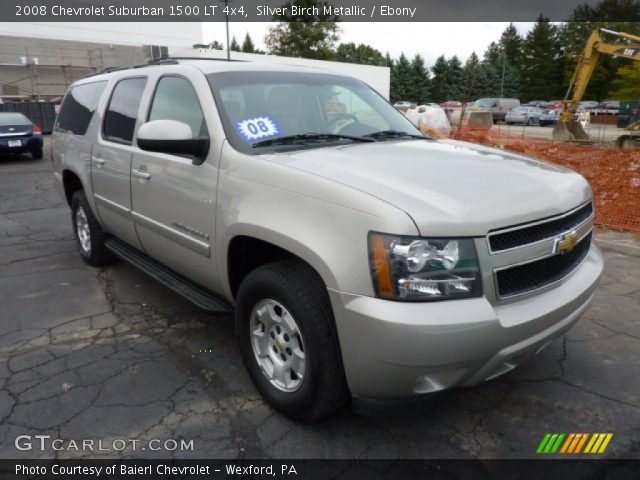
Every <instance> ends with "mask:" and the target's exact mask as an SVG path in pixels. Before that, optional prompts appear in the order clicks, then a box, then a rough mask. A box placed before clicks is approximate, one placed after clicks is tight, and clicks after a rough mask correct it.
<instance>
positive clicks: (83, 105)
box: [55, 81, 107, 135]
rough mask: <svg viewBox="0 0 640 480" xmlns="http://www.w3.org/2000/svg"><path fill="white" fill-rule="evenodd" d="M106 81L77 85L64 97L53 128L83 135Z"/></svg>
mask: <svg viewBox="0 0 640 480" xmlns="http://www.w3.org/2000/svg"><path fill="white" fill-rule="evenodd" d="M106 86H107V82H106V81H103V82H93V83H85V84H84V85H78V86H76V87H73V88H72V89H71V90H69V93H67V95H66V96H65V97H64V101H63V102H62V107H61V109H60V114H59V115H58V120H57V122H56V127H55V129H56V130H57V131H60V132H65V133H73V134H75V135H84V134H85V133H87V129H88V128H89V122H91V117H93V112H95V111H96V108H97V107H98V103H99V102H100V98H102V94H103V93H104V89H105V87H106Z"/></svg>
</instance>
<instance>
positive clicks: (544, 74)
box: [520, 15, 562, 101]
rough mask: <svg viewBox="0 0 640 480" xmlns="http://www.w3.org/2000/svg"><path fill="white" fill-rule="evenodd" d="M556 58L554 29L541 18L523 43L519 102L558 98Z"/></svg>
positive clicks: (559, 66)
mask: <svg viewBox="0 0 640 480" xmlns="http://www.w3.org/2000/svg"><path fill="white" fill-rule="evenodd" d="M560 58H561V51H560V48H559V44H558V37H557V27H556V26H555V25H553V24H551V23H550V22H549V19H548V18H544V17H542V15H541V16H540V17H538V21H537V22H536V25H535V26H534V28H533V30H531V31H530V32H529V33H528V34H527V37H526V39H525V41H524V50H523V59H522V79H521V80H522V82H521V85H522V86H521V89H520V92H521V97H522V100H524V101H529V100H534V99H547V100H549V99H553V98H558V97H561V95H562V92H561V87H560V85H561V80H562V62H561V61H560Z"/></svg>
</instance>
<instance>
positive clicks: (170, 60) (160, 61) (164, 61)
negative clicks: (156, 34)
mask: <svg viewBox="0 0 640 480" xmlns="http://www.w3.org/2000/svg"><path fill="white" fill-rule="evenodd" d="M179 60H212V61H214V62H246V61H247V60H235V59H229V60H227V59H226V58H212V57H162V58H156V59H154V60H149V64H151V65H166V64H176V63H178V61H179Z"/></svg>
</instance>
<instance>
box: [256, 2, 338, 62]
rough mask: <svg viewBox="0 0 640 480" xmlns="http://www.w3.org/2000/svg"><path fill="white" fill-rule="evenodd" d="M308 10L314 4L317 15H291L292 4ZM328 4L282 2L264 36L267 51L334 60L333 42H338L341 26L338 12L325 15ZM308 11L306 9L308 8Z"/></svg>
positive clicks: (276, 53)
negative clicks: (339, 25) (274, 23)
mask: <svg viewBox="0 0 640 480" xmlns="http://www.w3.org/2000/svg"><path fill="white" fill-rule="evenodd" d="M292 5H296V6H298V7H305V8H307V9H311V8H313V7H316V8H317V9H318V11H319V12H320V14H319V15H316V16H313V18H311V19H310V18H309V16H308V15H307V16H301V15H291V14H290V13H289V12H291V6H292ZM328 5H329V4H328V3H327V2H326V1H320V0H289V1H288V2H287V3H286V4H285V5H283V7H284V8H285V9H284V13H283V14H280V15H275V16H274V18H273V19H274V20H275V21H278V22H279V23H278V24H277V25H276V26H273V27H270V28H269V33H267V35H266V37H265V40H264V42H265V44H266V45H267V49H268V51H269V53H271V54H273V55H283V56H287V57H303V58H315V59H319V60H333V59H334V58H335V52H334V45H335V43H336V42H337V41H338V34H339V32H340V28H339V27H338V23H337V22H338V21H339V20H340V18H339V17H338V16H337V15H324V13H322V12H323V11H324V7H325V6H328ZM307 11H309V10H307Z"/></svg>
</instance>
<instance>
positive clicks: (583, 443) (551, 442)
mask: <svg viewBox="0 0 640 480" xmlns="http://www.w3.org/2000/svg"><path fill="white" fill-rule="evenodd" d="M612 438H613V433H569V434H565V433H547V434H545V436H544V437H543V438H542V441H541V442H540V445H538V449H537V450H536V453H542V454H545V453H546V454H551V453H566V454H570V453H591V454H594V453H595V454H598V453H604V451H605V450H606V448H607V446H608V445H609V442H610V441H611V439H612Z"/></svg>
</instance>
